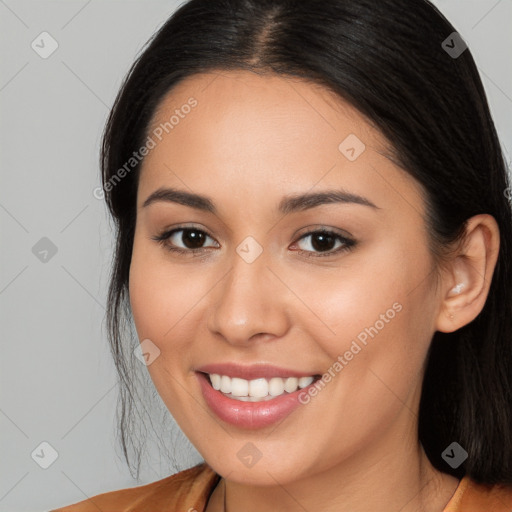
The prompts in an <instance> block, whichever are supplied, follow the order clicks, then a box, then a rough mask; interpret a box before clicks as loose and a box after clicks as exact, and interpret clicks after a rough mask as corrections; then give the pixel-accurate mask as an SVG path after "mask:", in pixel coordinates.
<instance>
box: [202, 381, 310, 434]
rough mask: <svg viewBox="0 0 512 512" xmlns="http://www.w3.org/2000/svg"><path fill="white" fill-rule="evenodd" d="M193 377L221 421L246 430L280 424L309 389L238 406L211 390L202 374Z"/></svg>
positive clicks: (230, 399) (240, 403)
mask: <svg viewBox="0 0 512 512" xmlns="http://www.w3.org/2000/svg"><path fill="white" fill-rule="evenodd" d="M196 375H197V378H198V380H199V384H200V385H201V391H202V392H203V397H204V399H205V401H206V403H207V404H208V406H209V407H210V409H211V410H212V411H213V412H214V413H215V414H216V415H217V416H218V417H219V418H220V419H221V420H224V421H225V422H227V423H230V424H231V425H235V426H237V427H242V428H246V429H258V428H263V427H267V426H269V425H273V424H274V423H277V422H278V421H281V420H283V419H284V418H286V416H288V415H289V414H291V412H292V411H294V410H295V409H297V407H299V406H300V405H301V403H300V402H299V399H298V397H299V393H302V392H307V391H308V388H309V386H307V387H305V388H303V389H298V390H297V391H294V392H293V393H285V394H283V395H280V396H278V397H276V398H273V399H271V400H264V401H261V402H242V401H241V400H235V399H233V398H228V397H226V396H225V395H224V394H223V393H221V392H220V391H217V390H215V389H213V387H212V386H211V384H210V379H209V377H208V376H207V375H205V374H204V373H200V372H196ZM313 384H314V383H312V384H310V386H312V385H313Z"/></svg>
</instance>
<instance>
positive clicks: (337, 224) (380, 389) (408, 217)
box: [130, 71, 499, 512]
mask: <svg viewBox="0 0 512 512" xmlns="http://www.w3.org/2000/svg"><path fill="white" fill-rule="evenodd" d="M191 96H192V97H194V98H195V99H197V102H198V103H197V106H196V107H195V108H194V109H192V110H191V112H190V113H189V114H188V115H186V116H184V118H183V119H181V118H180V121H179V124H177V125H176V126H174V128H173V130H172V131H170V132H169V134H167V135H166V136H165V137H163V138H162V141H161V142H159V143H158V144H157V145H156V147H155V148H154V149H152V150H151V151H150V153H149V154H148V155H147V157H146V158H145V161H144V164H143V167H142V171H141V175H140V181H139V188H138V194H137V221H136V231H135V238H134V246H133V257H132V263H131V268H130V301H131V306H132V311H133V315H134V320H135V325H136V328H137V333H138V336H139V339H140V340H144V339H147V338H149V339H150V340H151V341H152V342H153V343H154V344H155V345H156V346H157V347H158V349H159V350H160V354H159V356H158V357H157V358H156V359H155V360H154V362H153V363H151V364H150V365H149V366H148V370H149V372H150V375H151V378H152V380H153V382H154V384H155V386H156V389H157V390H158V393H159V394H160V396H161V397H162V399H163V401H164V403H165V404H166V406H167V407H168V409H169V411H170V412H171V414H172V415H173V417H174V418H175V419H176V421H177V422H178V424H179V425H180V427H181V429H182V430H183V432H184V433H185V434H186V436H187V437H188V438H189V439H190V440H191V442H192V443H193V444H194V446H195V447H196V448H197V449H198V451H199V452H200V453H201V455H202V456H203V457H204V458H205V460H206V461H207V462H208V464H209V465H210V466H211V467H212V468H213V469H214V470H215V471H216V472H217V473H219V474H220V475H221V476H222V477H223V480H222V481H221V484H219V485H218V486H217V487H216V488H215V490H214V492H213V494H212V496H211V498H210V500H209V503H208V507H207V511H208V512H216V511H221V510H223V499H224V495H223V493H224V491H225V492H226V496H227V509H228V510H229V511H230V512H233V511H241V510H243V511H245V512H252V511H261V510H280V511H296V510H302V509H304V510H322V511H325V512H329V511H337V512H344V511H347V512H348V511H350V512H357V511H368V510H397V511H398V510H400V511H401V512H409V511H411V512H412V511H419V510H421V511H428V512H434V511H436V512H439V511H441V510H443V508H444V507H445V505H446V503H447V502H448V501H449V499H450V497H451V496H452V495H453V493H454V491H455V489H456V486H457V484H458V480H457V479H455V478H453V477H451V476H449V475H447V474H445V473H442V472H439V471H437V470H435V469H434V468H433V467H432V466H431V464H430V463H429V461H428V459H427V458H426V455H425V453H424V451H423V449H422V447H421V445H420V444H419V441H418V437H417V413H418V407H419V399H420V393H421V385H422V377H423V371H424V364H425V359H426V354H427V350H428V347H429V344H430V341H431V339H432V336H433V334H434V332H435V331H436V330H441V331H445V332H451V331H454V330H456V329H458V328H460V327H461V326H463V325H465V324H467V323H468V322H470V321H471V320H472V319H473V318H475V317H476V315H478V313H479V312H480V311H481V309H482V308H483V305H484V303H485V300H486V297H487V294H488V290H489V284H490V278H491V276H492V272H493V270H494V266H495V263H496V258H497V253H498V249H499V231H498V227H497V225H496V222H495V220H494V219H493V217H491V216H488V215H479V216H477V217H474V218H472V219H471V220H470V222H469V223H468V227H467V238H466V243H465V244H462V245H461V246H460V247H458V248H457V251H456V252H455V253H454V254H453V255H452V256H451V258H450V260H449V261H448V262H447V263H446V264H445V265H443V266H442V267H436V264H435V260H434V258H433V256H432V254H431V253H430V251H429V248H428V232H427V229H426V224H425V218H424V212H425V200H424V196H423V193H422V190H421V187H420V186H419V184H418V183H417V182H416V181H415V180H414V179H413V178H412V177H411V176H409V175H408V174H407V173H406V172H404V171H403V170H402V169H400V168H399V167H397V166H396V165H395V164H394V163H393V162H392V161H391V160H390V159H389V158H387V157H386V154H389V151H388V149H389V145H388V144H387V142H386V140H385V139H384V137H383V136H382V135H381V134H380V132H378V131H377V130H375V129H374V128H373V127H372V126H371V125H370V124H369V123H368V122H367V121H366V120H365V118H364V117H363V116H362V115H361V114H360V113H358V112H357V111H356V110H354V109H353V108H351V107H350V106H349V105H348V104H346V103H345V102H343V101H342V100H341V99H339V98H338V97H336V96H334V95H333V94H332V93H330V92H329V91H327V90H325V89H323V88H321V87H320V86H317V85H314V84H312V83H309V82H307V81H303V80H298V79H293V80H292V79H291V78H285V77H282V76H275V75H258V74H254V73H251V72H247V71H237V72H235V71H230V72H222V73H206V74H201V75H195V76H193V77H190V78H188V79H186V80H185V81H183V82H181V83H180V84H178V86H176V87H175V88H174V89H173V90H172V91H170V92H169V93H168V94H167V96H166V97H165V99H164V100H163V102H162V103H161V105H160V108H159V109H158V112H157V113H156V115H155V118H154V120H153V123H152V126H151V127H150V128H151V130H152V129H154V128H155V127H157V126H158V125H159V123H161V122H165V121H166V120H168V119H169V117H170V115H172V113H173V112H174V110H175V109H176V108H180V106H181V105H183V104H185V103H186V102H187V100H188V98H190V97H191ZM349 134H355V135H356V136H357V137H358V138H359V139H360V140H361V141H363V142H364V144H365V150H364V151H363V152H362V153H361V154H360V156H359V157H358V158H357V159H356V160H355V161H352V162H351V161H349V160H348V159H347V158H346V157H345V156H344V155H343V154H342V152H341V151H340V150H339V149H338V146H339V145H340V143H341V142H342V141H343V140H344V139H345V138H346V137H347V136H348V135H349ZM160 187H174V188H177V189H180V190H185V191H188V192H193V193H197V194H202V195H206V196H209V197H210V198H211V200H212V201H213V202H214V204H215V205H216V207H217V210H218V211H217V213H216V214H212V213H208V212H204V211H200V210H197V209H194V208H191V207H189V206H184V205H180V204H176V203H171V202H163V201H160V202H154V203H152V204H151V205H149V206H146V207H143V203H144V201H145V200H146V198H147V197H148V196H149V195H150V194H151V193H153V192H154V191H155V190H157V189H158V188H160ZM341 188H342V189H344V190H346V191H348V192H351V193H353V194H358V195H360V196H363V197H365V198H366V199H368V200H369V201H371V202H372V203H373V204H375V205H376V206H377V207H378V208H371V207H368V206H364V205H359V204H351V203H346V204H342V203H332V204H325V205H321V206H318V207H315V208H312V209H310V210H304V211H299V212H294V213H290V214H287V215H283V214H280V213H278V211H277V206H278V204H279V202H280V201H281V199H282V198H283V197H284V196H287V195H292V194H299V193H304V192H318V191H320V190H322V191H323V190H330V189H341ZM184 224H186V225H188V227H190V226H191V225H192V226H193V227H195V228H196V229H199V230H202V231H204V232H206V233H207V234H208V237H207V238H206V239H205V241H204V244H203V246H204V247H205V248H204V250H203V253H202V256H201V255H200V256H191V255H190V254H186V255H182V254H177V253H173V252H170V251H169V250H168V249H166V248H165V246H164V245H162V244H160V243H158V242H157V241H155V240H153V239H152V237H155V236H157V235H159V234H160V233H161V232H163V231H165V230H166V229H171V228H173V227H181V226H183V225H184ZM320 227H325V228H329V229H330V230H334V231H337V232H339V233H341V234H342V235H344V236H346V237H349V238H352V239H354V240H356V242H357V243H356V245H355V246H354V247H352V248H351V250H347V251H343V252H340V253H337V254H332V255H330V256H326V257H324V256H315V254H316V255H318V254H325V253H322V252H321V251H322V249H321V247H320V249H318V245H316V246H315V245H314V240H313V239H314V238H315V237H314V236H307V237H305V238H302V239H301V236H303V234H305V233H306V232H310V231H314V230H315V229H318V228H320ZM182 233H183V232H180V233H178V234H177V235H175V236H174V237H173V238H172V242H171V241H170V240H167V243H168V244H170V245H171V244H172V243H174V244H175V245H177V246H179V247H181V248H184V249H185V250H186V248H187V247H191V246H190V244H189V245H188V246H187V245H185V244H187V241H188V239H185V240H184V239H183V238H182V236H181V235H182ZM247 236H252V237H253V238H254V239H255V240H256V241H257V242H258V243H259V244H260V246H261V247H262V248H263V252H262V253H261V255H260V256H259V257H258V258H257V259H256V260H255V261H254V262H252V263H250V264H249V263H247V262H246V261H245V260H244V259H242V258H241V257H240V256H239V255H238V253H237V252H236V248H237V246H238V245H239V244H240V243H241V242H242V240H244V239H245V238H246V237H247ZM335 243H336V246H334V242H333V244H332V246H330V247H328V248H327V251H329V250H330V252H331V253H332V252H333V251H334V250H335V249H336V248H337V247H338V246H339V244H340V242H335ZM315 247H316V248H315ZM189 250H190V249H189ZM298 250H303V251H304V252H305V253H307V251H309V254H312V257H309V258H308V257H307V256H306V255H305V254H304V253H303V254H300V253H299V252H298ZM459 283H463V285H464V286H463V288H462V291H461V292H460V293H456V292H455V291H453V288H454V287H455V286H456V285H457V284H459ZM394 303H399V304H400V305H401V306H402V309H401V311H400V312H399V313H397V314H396V315H395V316H394V318H393V319H392V320H390V321H389V322H387V323H386V324H385V327H384V328H382V329H381V330H380V331H379V332H378V334H377V335H376V336H375V337H374V338H373V339H371V338H370V339H369V341H368V343H367V345H366V346H364V348H363V349H362V350H361V351H360V352H359V353H358V354H357V355H356V356H354V358H353V359H352V360H351V361H349V362H348V364H347V365H346V366H344V367H343V369H342V370H341V371H339V372H338V373H337V374H336V376H335V377H334V378H333V379H332V380H331V382H329V383H328V384H327V385H326V386H325V388H324V389H323V390H321V391H320V392H319V393H318V395H317V396H315V397H314V398H312V399H311V401H310V402H309V403H308V404H307V405H302V406H301V407H299V408H298V409H296V410H295V411H294V412H293V413H292V414H290V415H289V416H288V417H287V418H285V419H284V420H283V421H281V422H280V423H279V424H277V425H272V426H271V427H267V428H264V429H256V430H248V429H243V428H239V427H235V426H233V425H230V424H228V423H225V422H223V421H221V420H220V419H218V418H217V417H216V416H215V415H214V414H213V413H212V412H211V411H210V410H209V409H208V406H207V405H206V403H205V401H204V399H203V397H202V394H201V391H200V387H199V384H198V382H197V379H196V376H195V373H194V370H195V368H197V367H199V366H201V365H204V364H207V363H212V362H215V363H217V362H228V361H229V362H236V363H240V364H256V363H261V364H275V365H277V366H282V367H285V368H294V369H297V370H300V371H303V372H304V375H312V374H322V373H323V372H325V371H326V370H327V369H328V368H329V367H332V365H333V363H334V362H335V361H336V359H337V358H338V356H339V355H340V354H344V353H345V352H346V351H347V350H348V349H349V348H350V346H351V343H352V341H353V340H354V339H356V337H357V335H358V334H360V333H361V332H362V331H364V329H365V328H368V327H370V326H374V324H375V322H376V321H377V320H378V319H379V318H380V315H381V314H385V313H386V311H387V310H388V309H390V308H391V307H392V305H393V304H394ZM248 442H251V443H253V444H254V445H255V446H256V447H257V449H258V450H259V451H260V452H261V455H262V456H261V459H260V460H259V461H258V462H257V463H256V464H255V465H254V466H252V467H251V468H248V467H246V466H245V465H244V464H243V463H242V462H241V460H239V458H238V457H237V453H238V451H239V450H240V449H241V448H242V447H244V446H245V445H246V443H248ZM301 507H303V508H301Z"/></svg>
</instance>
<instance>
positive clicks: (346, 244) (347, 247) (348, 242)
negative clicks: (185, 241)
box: [151, 226, 357, 258]
mask: <svg viewBox="0 0 512 512" xmlns="http://www.w3.org/2000/svg"><path fill="white" fill-rule="evenodd" d="M179 231H197V232H199V233H203V234H205V235H206V236H207V237H209V238H211V239H212V240H213V237H212V236H210V235H209V234H208V233H207V232H206V231H204V230H202V229H198V228H194V227H188V226H187V227H186V226H182V227H177V228H174V229H172V230H169V231H163V232H162V233H160V234H159V235H157V236H154V237H151V238H152V240H155V241H156V242H158V243H159V244H161V245H162V246H163V247H164V248H165V249H166V250H168V251H171V252H174V253H178V254H183V255H185V254H186V255H191V256H200V255H201V254H203V252H204V251H205V250H206V249H207V247H200V248H196V249H183V248H181V247H176V246H173V245H170V244H169V242H168V240H169V238H170V237H171V236H172V235H173V234H175V233H177V232H179ZM315 234H323V235H333V236H334V237H335V238H336V239H337V240H339V241H341V242H342V244H343V245H342V246H341V247H338V248H337V249H335V250H330V251H325V252H320V253H318V252H313V251H305V250H303V249H300V250H298V251H297V252H298V253H299V254H301V255H303V256H305V257H307V258H322V257H328V256H333V255H336V254H340V253H344V252H346V251H351V250H352V249H353V248H354V247H355V246H356V244H357V242H356V241H355V240H352V239H350V238H346V237H344V236H342V235H340V234H339V233H337V232H335V231H332V230H328V229H323V228H321V229H317V230H314V231H308V232H307V233H304V234H302V235H301V236H300V238H299V239H298V240H297V242H298V241H300V240H302V239H303V238H306V237H308V236H311V235H315ZM294 243H296V242H294Z"/></svg>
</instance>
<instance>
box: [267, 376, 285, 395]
mask: <svg viewBox="0 0 512 512" xmlns="http://www.w3.org/2000/svg"><path fill="white" fill-rule="evenodd" d="M283 393H284V380H283V379H280V378H279V377H274V378H273V379H270V381H269V383H268V394H269V395H271V396H279V395H282V394H283Z"/></svg>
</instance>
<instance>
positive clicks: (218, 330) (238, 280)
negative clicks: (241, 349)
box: [207, 251, 290, 345]
mask: <svg viewBox="0 0 512 512" xmlns="http://www.w3.org/2000/svg"><path fill="white" fill-rule="evenodd" d="M267 265H268V261H267V258H266V256H265V251H263V253H262V254H261V255H260V256H259V257H258V258H257V259H256V260H255V261H253V262H252V263H247V262H246V261H245V260H244V259H243V258H241V257H240V256H239V255H238V254H236V253H235V255H234V257H233V258H232V267H231V270H230V271H229V272H228V273H227V275H226V276H225V278H224V279H222V280H221V281H220V282H219V283H218V284H217V286H216V287H215V290H212V291H213V292H214V293H213V295H212V309H211V310H210V312H209V317H208V322H207V324H208V328H209V330H210V332H212V333H213V334H215V335H217V336H219V335H220V336H221V337H222V338H223V339H224V340H225V341H226V342H228V343H230V344H232V345H246V344H251V343H253V342H254V341H255V340H256V339H257V338H258V339H261V340H263V341H264V340H271V339H274V338H276V337H277V338H280V337H282V336H284V334H285V333H286V331H287V329H288V328H289V325H290V322H289V311H288V308H287V307H286V299H287V297H286V295H287V294H286V292H287V290H286V288H285V286H284V285H283V283H282V282H280V281H279V279H277V278H276V276H275V274H274V273H273V272H272V271H271V270H270V269H269V268H268V266H267ZM274 272H275V270H274ZM288 299H289V297H288Z"/></svg>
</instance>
